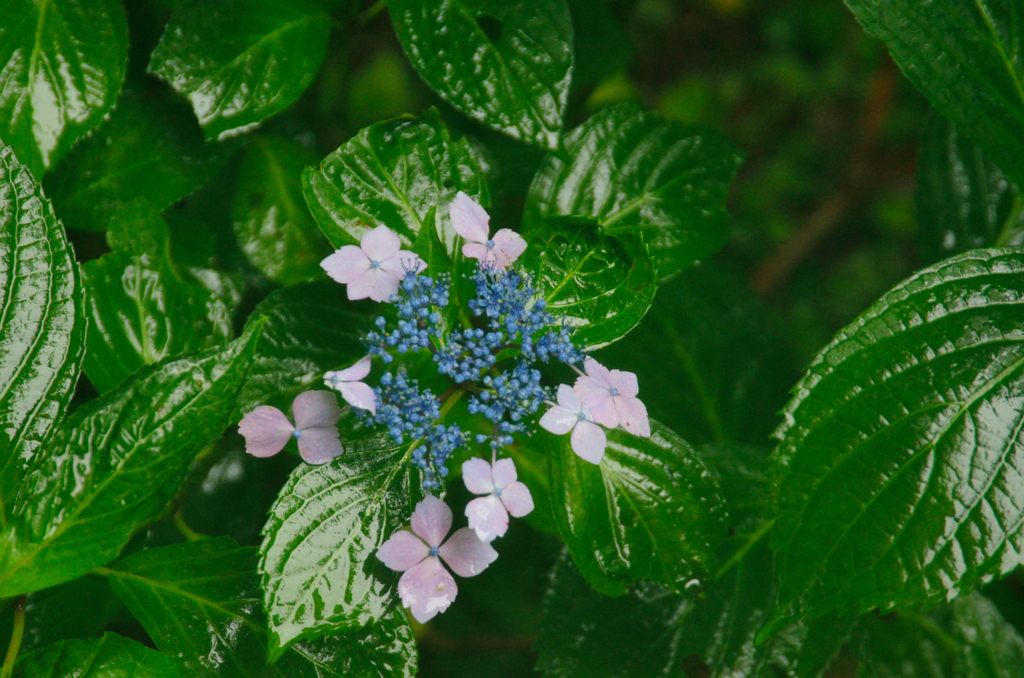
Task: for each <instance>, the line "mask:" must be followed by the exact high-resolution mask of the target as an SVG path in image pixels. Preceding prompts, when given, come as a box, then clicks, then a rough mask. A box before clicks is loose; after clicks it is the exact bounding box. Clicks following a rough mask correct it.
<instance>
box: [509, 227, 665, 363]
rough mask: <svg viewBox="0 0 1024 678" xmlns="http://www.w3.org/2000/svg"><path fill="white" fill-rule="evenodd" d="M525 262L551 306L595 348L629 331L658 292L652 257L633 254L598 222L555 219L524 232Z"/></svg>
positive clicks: (580, 342) (580, 341)
mask: <svg viewBox="0 0 1024 678" xmlns="http://www.w3.org/2000/svg"><path fill="white" fill-rule="evenodd" d="M523 237H524V238H525V239H526V241H527V243H528V245H527V248H526V252H524V253H523V256H522V258H521V260H520V261H521V264H520V265H521V267H522V268H523V269H524V270H525V271H527V272H529V273H530V274H531V275H532V276H533V281H534V285H535V286H536V288H537V290H538V291H539V292H540V293H541V294H542V295H543V296H544V299H545V300H546V301H547V305H548V310H550V311H551V313H552V314H553V315H554V316H555V317H557V318H558V319H559V320H561V321H564V322H566V323H567V324H568V325H570V326H571V327H573V328H574V331H573V341H574V342H575V344H576V346H578V347H580V348H588V349H593V348H596V347H598V346H604V345H606V344H609V343H611V342H614V341H616V340H618V339H620V338H622V337H623V336H625V335H626V334H627V333H628V332H629V331H630V330H632V329H633V328H634V327H635V326H636V325H637V323H639V322H640V320H641V319H642V318H643V317H644V314H645V313H647V309H649V308H650V307H651V302H652V301H653V300H654V293H655V292H656V291H657V289H658V286H657V282H656V281H655V279H654V271H653V270H652V268H651V263H650V261H649V260H648V258H647V257H644V256H641V257H633V256H631V255H630V254H629V253H627V252H626V250H625V249H624V248H623V247H622V245H621V244H620V243H619V242H617V241H616V240H614V239H612V238H609V237H607V236H602V235H600V234H599V233H597V232H596V229H595V228H594V227H592V226H587V225H583V224H578V225H577V224H549V225H545V226H544V227H542V228H536V229H531V230H527V231H524V233H523Z"/></svg>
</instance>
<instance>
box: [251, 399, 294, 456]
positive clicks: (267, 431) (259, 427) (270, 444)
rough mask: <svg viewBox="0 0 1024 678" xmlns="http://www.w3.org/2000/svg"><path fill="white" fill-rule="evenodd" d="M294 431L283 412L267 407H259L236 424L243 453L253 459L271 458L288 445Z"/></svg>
mask: <svg viewBox="0 0 1024 678" xmlns="http://www.w3.org/2000/svg"><path fill="white" fill-rule="evenodd" d="M294 430H295V428H294V427H293V426H292V423H291V422H290V421H288V417H286V416H284V412H282V411H281V410H279V409H277V408H276V407H270V406H269V405H260V406H259V407H257V408H256V409H254V410H252V411H251V412H249V413H248V414H246V415H245V416H244V417H242V421H240V422H238V432H239V433H240V434H242V437H243V438H245V451H246V453H247V454H251V455H252V456H254V457H273V456H274V455H275V454H277V453H278V452H280V451H281V450H283V449H284V446H285V445H287V444H288V439H289V438H291V437H292V432H293V431H294Z"/></svg>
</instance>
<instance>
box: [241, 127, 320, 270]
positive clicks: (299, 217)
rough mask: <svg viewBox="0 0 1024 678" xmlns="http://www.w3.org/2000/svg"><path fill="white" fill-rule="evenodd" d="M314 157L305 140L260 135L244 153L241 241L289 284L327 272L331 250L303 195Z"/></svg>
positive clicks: (264, 267)
mask: <svg viewBox="0 0 1024 678" xmlns="http://www.w3.org/2000/svg"><path fill="white" fill-rule="evenodd" d="M313 162H315V158H314V157H313V154H312V153H311V152H310V151H308V150H307V149H306V148H305V147H304V146H302V145H301V144H299V143H297V142H294V141H291V140H289V139H286V138H283V137H262V136H261V137H256V138H254V139H252V141H251V142H250V144H249V146H248V148H247V149H246V151H245V154H244V155H243V156H242V163H241V167H240V168H239V170H238V184H237V188H236V189H235V195H234V200H233V203H234V204H233V210H232V222H233V223H234V228H235V235H237V236H238V244H239V245H241V247H242V250H243V251H244V252H245V254H246V256H247V257H248V259H249V261H250V262H252V264H253V266H255V267H256V268H258V269H259V270H260V272H261V273H263V274H264V275H265V276H267V277H268V278H270V279H271V280H274V281H277V282H279V283H282V284H285V285H292V284H295V283H298V282H302V281H304V280H309V279H311V278H317V277H319V276H321V275H323V271H321V270H320V260H321V259H323V258H324V257H325V256H327V254H328V253H329V251H330V250H329V248H328V247H327V243H326V242H324V239H323V237H321V235H320V233H319V231H317V228H316V224H315V223H314V222H313V219H312V217H310V215H309V210H308V209H307V208H306V203H305V202H303V200H302V182H301V179H300V177H301V175H302V170H303V168H304V167H306V166H307V165H311V164H312V163H313Z"/></svg>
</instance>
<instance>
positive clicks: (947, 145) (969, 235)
mask: <svg viewBox="0 0 1024 678" xmlns="http://www.w3.org/2000/svg"><path fill="white" fill-rule="evenodd" d="M916 201H917V217H918V221H919V222H920V227H921V230H922V235H921V250H922V252H923V253H924V255H925V257H927V258H928V260H937V259H941V258H943V257H947V256H950V255H952V254H958V253H960V252H964V251H966V250H969V249H974V248H976V247H992V246H1005V245H1020V244H1024V196H1021V193H1020V190H1019V189H1018V188H1017V186H1016V185H1014V184H1013V182H1011V181H1010V180H1009V179H1007V178H1006V175H1005V174H1003V172H1002V171H1001V170H1000V169H999V167H997V166H996V164H995V163H993V162H992V161H991V160H989V159H988V157H987V154H985V153H984V152H983V151H982V150H981V149H980V148H979V147H978V146H976V145H974V144H973V143H972V142H971V141H970V140H969V139H967V138H966V137H964V135H963V134H961V133H960V131H959V130H958V129H957V128H956V127H955V126H954V125H953V124H952V123H951V122H949V121H948V120H946V119H945V118H942V117H941V116H938V115H932V117H931V119H929V121H928V124H927V125H926V127H925V130H924V136H923V137H922V139H921V151H920V159H919V160H918V181H917V195H916Z"/></svg>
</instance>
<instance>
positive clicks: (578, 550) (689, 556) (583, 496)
mask: <svg viewBox="0 0 1024 678" xmlns="http://www.w3.org/2000/svg"><path fill="white" fill-rule="evenodd" d="M651 429H652V435H651V437H650V438H639V437H636V436H632V435H629V434H627V433H624V432H622V431H611V432H609V434H608V447H607V450H606V452H605V456H604V459H603V460H602V461H601V463H600V464H597V465H595V464H591V463H590V462H587V461H584V460H582V459H580V458H579V457H578V456H576V454H575V453H574V452H573V451H572V449H571V448H570V447H569V438H568V436H554V435H551V434H549V433H546V432H543V433H538V434H537V435H536V436H535V437H534V439H532V440H531V441H530V444H531V445H532V446H536V447H538V448H539V449H540V450H541V451H542V452H543V453H544V454H546V455H548V458H549V459H550V460H551V461H550V463H551V502H552V511H553V512H554V517H555V523H556V524H557V525H558V530H559V532H560V533H561V535H562V539H563V540H564V541H565V543H566V546H568V547H569V552H570V553H571V554H572V557H573V560H574V561H575V563H576V566H577V567H578V568H579V570H580V572H581V573H582V574H583V576H584V577H586V578H587V581H589V582H590V584H591V586H593V587H594V588H595V589H597V590H598V591H601V592H602V593H606V594H613V595H617V594H621V593H622V592H624V591H625V585H626V584H628V583H630V582H635V581H639V580H641V579H647V580H651V581H655V582H660V583H663V584H666V585H669V586H671V587H673V588H677V589H679V590H682V589H683V588H684V586H685V585H687V583H691V582H693V581H694V580H698V581H699V580H700V579H702V578H704V577H706V576H707V575H708V573H709V570H710V569H711V567H713V565H714V559H715V549H716V548H717V547H718V545H719V544H720V543H721V541H722V539H723V537H724V536H725V527H724V524H723V520H722V519H723V515H722V514H723V512H722V500H721V498H720V497H719V495H718V490H717V488H716V484H715V482H714V479H713V478H712V477H711V476H710V474H709V472H708V469H707V467H706V466H704V463H703V462H702V461H701V460H700V458H699V457H698V456H697V455H696V453H695V452H694V451H693V449H692V448H691V447H690V446H689V445H688V444H687V443H686V441H684V440H683V439H682V438H680V437H679V436H677V435H676V434H675V433H673V432H672V431H670V430H669V429H667V428H666V427H664V426H661V425H660V424H658V423H657V422H652V426H651Z"/></svg>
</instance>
